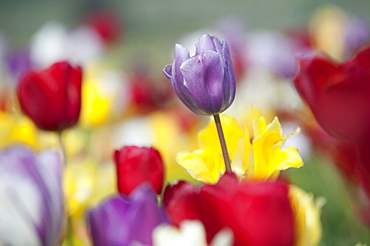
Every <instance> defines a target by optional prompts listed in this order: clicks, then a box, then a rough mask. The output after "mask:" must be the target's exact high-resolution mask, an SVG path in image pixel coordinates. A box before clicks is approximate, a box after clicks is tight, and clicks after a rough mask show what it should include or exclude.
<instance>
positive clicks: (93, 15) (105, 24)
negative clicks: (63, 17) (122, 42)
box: [85, 9, 123, 45]
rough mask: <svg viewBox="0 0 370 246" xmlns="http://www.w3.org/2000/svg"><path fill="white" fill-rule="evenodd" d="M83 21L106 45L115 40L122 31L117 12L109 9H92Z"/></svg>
mask: <svg viewBox="0 0 370 246" xmlns="http://www.w3.org/2000/svg"><path fill="white" fill-rule="evenodd" d="M85 23H86V25H87V26H89V27H90V28H92V29H93V30H94V31H95V32H96V33H97V34H98V35H99V37H100V39H101V40H102V41H103V42H104V43H105V44H108V45H109V44H112V43H113V42H115V41H117V40H118V39H119V38H120V36H121V35H122V32H123V27H122V24H121V23H120V19H119V18H118V15H117V13H115V12H114V11H113V10H111V9H94V10H92V11H90V12H89V13H88V14H87V16H86V20H85Z"/></svg>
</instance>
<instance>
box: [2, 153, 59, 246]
mask: <svg viewBox="0 0 370 246" xmlns="http://www.w3.org/2000/svg"><path fill="white" fill-rule="evenodd" d="M61 172H62V170H61V163H60V158H59V155H58V153H57V152H52V151H44V152H42V153H40V154H39V155H34V154H33V153H32V152H31V151H30V150H28V149H26V148H23V147H14V148H12V149H9V150H6V151H4V152H1V153H0V208H1V209H0V245H44V246H47V245H57V244H58V243H60V239H61V231H62V225H63V220H64V200H63V192H62V186H61Z"/></svg>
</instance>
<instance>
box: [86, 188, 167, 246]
mask: <svg viewBox="0 0 370 246" xmlns="http://www.w3.org/2000/svg"><path fill="white" fill-rule="evenodd" d="M88 223H89V225H90V234H91V236H92V239H93V243H94V245H95V246H101V245H116V246H129V245H132V243H134V242H139V243H141V244H144V245H152V232H153V229H154V228H155V227H156V226H157V225H159V224H161V223H168V218H167V216H166V214H165V211H164V209H163V208H162V207H159V206H158V203H157V198H156V195H155V193H154V191H153V190H152V189H151V188H150V187H149V186H147V185H142V186H139V187H138V188H137V189H136V190H134V191H133V192H132V193H131V194H130V196H128V197H127V196H125V195H120V196H115V197H112V198H110V199H108V200H106V201H105V202H103V203H102V204H100V205H99V206H98V207H96V208H94V209H92V210H90V211H89V213H88Z"/></svg>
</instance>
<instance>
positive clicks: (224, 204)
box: [164, 174, 294, 246]
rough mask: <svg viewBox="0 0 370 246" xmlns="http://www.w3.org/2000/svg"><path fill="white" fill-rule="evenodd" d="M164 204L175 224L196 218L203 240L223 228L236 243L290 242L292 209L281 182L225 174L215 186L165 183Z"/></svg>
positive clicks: (210, 238) (280, 243) (209, 239)
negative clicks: (244, 179)
mask: <svg viewBox="0 0 370 246" xmlns="http://www.w3.org/2000/svg"><path fill="white" fill-rule="evenodd" d="M164 203H165V205H166V208H167V212H168V214H169V215H170V217H171V219H172V221H173V222H174V224H175V225H179V224H180V222H182V221H184V220H189V219H190V220H194V219H196V220H200V221H201V222H202V223H203V224H204V226H205V229H206V232H207V242H210V241H211V240H212V239H213V238H214V236H215V235H216V234H217V233H218V232H219V231H220V230H222V229H223V228H230V229H231V230H232V231H233V233H234V238H235V242H234V245H236V246H239V245H240V246H241V245H259V246H262V245H266V246H267V245H293V242H294V218H293V211H292V207H291V205H290V201H289V197H288V186H287V185H286V184H284V183H271V182H265V183H258V182H255V183H245V182H242V183H239V182H238V180H237V178H236V177H235V176H234V175H232V174H225V175H224V176H223V177H222V178H221V179H220V180H219V182H218V183H217V184H216V185H203V186H200V187H196V186H194V185H192V184H189V183H184V182H179V183H178V184H175V185H173V186H169V187H167V189H166V192H165V195H164ZM282 225H283V226H282Z"/></svg>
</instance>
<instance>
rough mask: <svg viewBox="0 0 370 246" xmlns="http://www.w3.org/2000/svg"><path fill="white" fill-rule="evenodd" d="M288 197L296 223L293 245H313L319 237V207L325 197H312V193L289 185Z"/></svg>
mask: <svg viewBox="0 0 370 246" xmlns="http://www.w3.org/2000/svg"><path fill="white" fill-rule="evenodd" d="M289 197H290V201H291V204H292V208H293V213H294V216H295V224H296V227H295V228H296V232H295V233H296V236H295V238H296V242H295V244H294V246H314V245H317V244H318V243H319V241H320V239H321V234H322V226H321V220H320V216H321V208H322V206H323V205H324V204H325V199H324V198H323V197H319V198H316V199H314V197H313V195H312V194H308V193H306V192H305V191H304V190H302V189H300V188H298V187H296V186H294V185H290V187H289Z"/></svg>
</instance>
